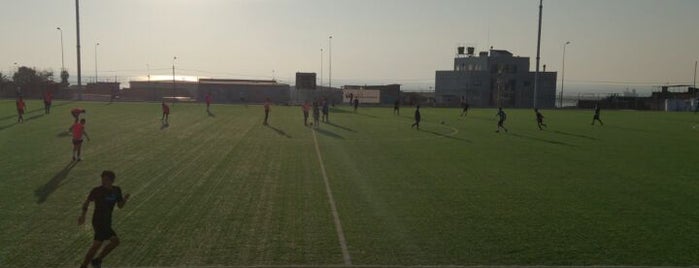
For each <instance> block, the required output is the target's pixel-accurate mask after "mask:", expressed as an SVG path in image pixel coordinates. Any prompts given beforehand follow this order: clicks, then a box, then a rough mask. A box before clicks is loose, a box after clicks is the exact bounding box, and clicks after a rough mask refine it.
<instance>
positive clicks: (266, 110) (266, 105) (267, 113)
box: [263, 98, 271, 126]
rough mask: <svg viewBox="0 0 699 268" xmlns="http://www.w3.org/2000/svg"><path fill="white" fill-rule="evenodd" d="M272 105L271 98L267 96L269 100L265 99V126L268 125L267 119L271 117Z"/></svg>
mask: <svg viewBox="0 0 699 268" xmlns="http://www.w3.org/2000/svg"><path fill="white" fill-rule="evenodd" d="M270 105H271V104H270V103H269V98H267V100H266V101H265V122H264V123H263V125H265V126H266V125H267V119H268V118H269V106H270Z"/></svg>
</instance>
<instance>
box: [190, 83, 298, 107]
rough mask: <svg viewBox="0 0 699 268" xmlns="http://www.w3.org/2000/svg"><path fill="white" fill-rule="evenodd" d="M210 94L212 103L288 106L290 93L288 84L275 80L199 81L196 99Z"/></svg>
mask: <svg viewBox="0 0 699 268" xmlns="http://www.w3.org/2000/svg"><path fill="white" fill-rule="evenodd" d="M206 94H211V97H212V98H213V102H214V103H241V102H245V103H262V102H265V100H266V99H267V98H269V99H270V101H272V102H273V103H277V104H282V103H283V104H288V103H289V102H290V100H291V99H290V98H291V93H290V87H289V85H288V84H282V83H278V82H277V81H275V80H242V79H199V89H198V91H197V99H199V100H203V99H204V98H205V96H206Z"/></svg>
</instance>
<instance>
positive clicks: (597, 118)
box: [590, 105, 604, 126]
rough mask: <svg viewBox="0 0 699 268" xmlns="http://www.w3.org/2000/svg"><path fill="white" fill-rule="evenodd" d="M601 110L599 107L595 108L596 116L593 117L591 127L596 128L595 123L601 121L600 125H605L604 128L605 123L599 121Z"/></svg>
mask: <svg viewBox="0 0 699 268" xmlns="http://www.w3.org/2000/svg"><path fill="white" fill-rule="evenodd" d="M599 110H600V108H599V105H598V106H595V116H594V117H592V123H591V124H590V125H593V126H594V125H595V121H599V123H600V125H603V126H604V123H602V120H600V119H599Z"/></svg>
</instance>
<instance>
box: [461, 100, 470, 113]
mask: <svg viewBox="0 0 699 268" xmlns="http://www.w3.org/2000/svg"><path fill="white" fill-rule="evenodd" d="M468 107H469V105H468V101H466V98H464V97H463V96H461V109H462V110H461V116H467V115H468Z"/></svg>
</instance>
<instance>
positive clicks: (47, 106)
mask: <svg viewBox="0 0 699 268" xmlns="http://www.w3.org/2000/svg"><path fill="white" fill-rule="evenodd" d="M52 99H53V96H51V90H49V89H46V91H44V114H49V113H51V100H52Z"/></svg>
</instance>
